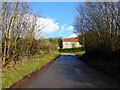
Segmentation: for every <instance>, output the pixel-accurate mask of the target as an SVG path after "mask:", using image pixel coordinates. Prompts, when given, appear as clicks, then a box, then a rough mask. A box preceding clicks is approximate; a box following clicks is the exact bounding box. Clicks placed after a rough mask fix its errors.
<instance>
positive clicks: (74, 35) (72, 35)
mask: <svg viewBox="0 0 120 90" xmlns="http://www.w3.org/2000/svg"><path fill="white" fill-rule="evenodd" d="M75 37H77V35H76V34H75V33H73V34H71V35H70V36H69V38H75Z"/></svg>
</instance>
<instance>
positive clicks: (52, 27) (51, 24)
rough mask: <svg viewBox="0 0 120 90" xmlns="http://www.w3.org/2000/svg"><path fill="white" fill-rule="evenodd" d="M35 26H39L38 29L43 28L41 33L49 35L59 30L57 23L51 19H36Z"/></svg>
mask: <svg viewBox="0 0 120 90" xmlns="http://www.w3.org/2000/svg"><path fill="white" fill-rule="evenodd" d="M37 25H38V26H40V27H39V28H43V27H44V28H43V30H42V31H43V32H45V33H51V32H54V31H56V30H58V29H59V26H58V23H56V22H55V21H54V19H51V18H38V20H37Z"/></svg>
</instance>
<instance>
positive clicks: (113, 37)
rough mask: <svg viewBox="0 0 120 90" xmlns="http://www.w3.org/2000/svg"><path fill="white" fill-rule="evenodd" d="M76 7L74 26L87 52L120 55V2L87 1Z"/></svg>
mask: <svg viewBox="0 0 120 90" xmlns="http://www.w3.org/2000/svg"><path fill="white" fill-rule="evenodd" d="M76 9H77V12H78V15H77V16H76V19H75V23H74V28H75V32H76V33H77V34H78V36H79V40H80V41H82V43H83V45H84V48H85V51H86V53H89V54H93V55H96V54H98V55H103V56H104V57H105V56H107V57H110V58H111V57H114V56H115V57H119V54H120V2H85V3H80V4H79V5H78V6H77V8H76Z"/></svg>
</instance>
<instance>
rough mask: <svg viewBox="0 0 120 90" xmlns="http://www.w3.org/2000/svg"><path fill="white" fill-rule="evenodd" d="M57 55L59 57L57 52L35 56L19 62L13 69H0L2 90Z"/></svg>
mask: <svg viewBox="0 0 120 90" xmlns="http://www.w3.org/2000/svg"><path fill="white" fill-rule="evenodd" d="M58 55H60V53H59V52H52V53H49V54H46V55H44V56H37V57H34V58H32V59H30V60H27V61H23V62H19V63H17V64H16V65H15V67H9V68H2V88H7V87H9V86H10V85H12V84H13V83H16V82H18V81H19V80H20V79H22V78H23V77H24V76H25V75H27V74H29V73H31V72H33V71H35V70H36V69H37V68H38V67H42V66H43V65H45V64H47V63H49V62H51V61H52V60H53V59H54V58H55V57H57V56H58Z"/></svg>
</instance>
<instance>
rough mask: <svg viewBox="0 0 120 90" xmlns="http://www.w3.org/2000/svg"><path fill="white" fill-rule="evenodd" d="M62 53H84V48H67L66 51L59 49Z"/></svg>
mask: <svg viewBox="0 0 120 90" xmlns="http://www.w3.org/2000/svg"><path fill="white" fill-rule="evenodd" d="M59 51H60V52H79V51H83V47H79V48H65V49H59Z"/></svg>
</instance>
